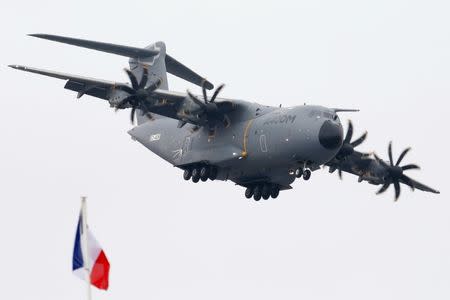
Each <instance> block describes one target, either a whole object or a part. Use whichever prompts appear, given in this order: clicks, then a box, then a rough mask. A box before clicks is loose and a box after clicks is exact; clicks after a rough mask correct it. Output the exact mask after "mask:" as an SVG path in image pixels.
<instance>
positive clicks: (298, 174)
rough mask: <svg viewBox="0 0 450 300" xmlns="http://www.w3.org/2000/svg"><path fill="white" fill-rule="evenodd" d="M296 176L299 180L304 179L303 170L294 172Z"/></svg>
mask: <svg viewBox="0 0 450 300" xmlns="http://www.w3.org/2000/svg"><path fill="white" fill-rule="evenodd" d="M294 175H295V177H297V178H300V177H302V175H303V169H300V168H298V169H296V170H295V172H294Z"/></svg>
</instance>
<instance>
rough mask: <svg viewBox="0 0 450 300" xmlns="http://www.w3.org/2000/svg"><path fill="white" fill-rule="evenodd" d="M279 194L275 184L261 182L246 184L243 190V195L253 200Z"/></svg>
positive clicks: (273, 196)
mask: <svg viewBox="0 0 450 300" xmlns="http://www.w3.org/2000/svg"><path fill="white" fill-rule="evenodd" d="M279 194H280V188H279V187H278V185H276V184H270V183H261V184H255V185H251V186H248V187H247V189H246V190H245V197H246V198H247V199H250V198H252V197H253V199H254V200H255V201H259V200H261V198H263V199H264V200H267V199H269V198H270V197H272V198H274V199H275V198H276V197H278V195H279Z"/></svg>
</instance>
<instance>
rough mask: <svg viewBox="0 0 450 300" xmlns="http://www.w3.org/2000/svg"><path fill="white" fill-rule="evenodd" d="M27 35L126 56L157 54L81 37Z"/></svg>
mask: <svg viewBox="0 0 450 300" xmlns="http://www.w3.org/2000/svg"><path fill="white" fill-rule="evenodd" d="M29 36H33V37H37V38H40V39H46V40H50V41H55V42H60V43H64V44H69V45H74V46H78V47H83V48H89V49H94V50H98V51H103V52H107V53H112V54H117V55H123V56H126V57H135V58H140V57H152V56H155V55H158V53H159V52H158V51H155V50H150V49H144V48H136V47H129V46H122V45H115V44H110V43H102V42H96V41H88V40H82V39H74V38H69V37H64V36H58V35H51V34H30V35H29Z"/></svg>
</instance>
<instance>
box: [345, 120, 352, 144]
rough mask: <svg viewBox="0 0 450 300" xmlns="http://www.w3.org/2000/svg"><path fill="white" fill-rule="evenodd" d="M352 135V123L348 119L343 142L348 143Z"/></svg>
mask: <svg viewBox="0 0 450 300" xmlns="http://www.w3.org/2000/svg"><path fill="white" fill-rule="evenodd" d="M352 136H353V124H352V121H350V120H349V121H348V128H347V133H346V134H345V139H344V144H349V143H350V140H351V139H352Z"/></svg>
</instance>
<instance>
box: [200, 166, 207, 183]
mask: <svg viewBox="0 0 450 300" xmlns="http://www.w3.org/2000/svg"><path fill="white" fill-rule="evenodd" d="M208 177H209V168H208V167H207V166H203V167H201V168H200V179H201V180H202V181H206V180H208Z"/></svg>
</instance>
